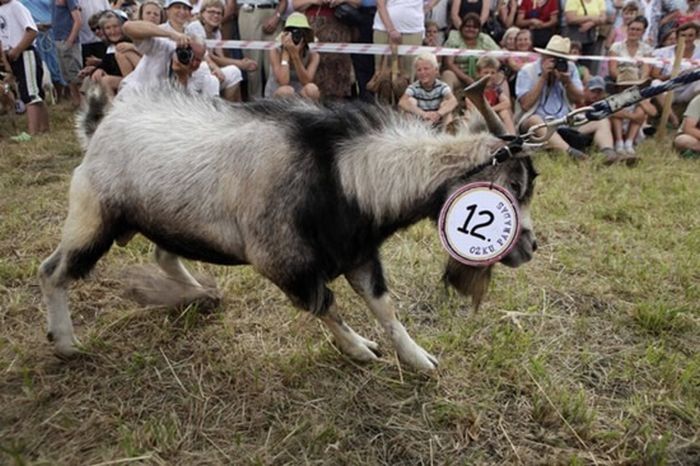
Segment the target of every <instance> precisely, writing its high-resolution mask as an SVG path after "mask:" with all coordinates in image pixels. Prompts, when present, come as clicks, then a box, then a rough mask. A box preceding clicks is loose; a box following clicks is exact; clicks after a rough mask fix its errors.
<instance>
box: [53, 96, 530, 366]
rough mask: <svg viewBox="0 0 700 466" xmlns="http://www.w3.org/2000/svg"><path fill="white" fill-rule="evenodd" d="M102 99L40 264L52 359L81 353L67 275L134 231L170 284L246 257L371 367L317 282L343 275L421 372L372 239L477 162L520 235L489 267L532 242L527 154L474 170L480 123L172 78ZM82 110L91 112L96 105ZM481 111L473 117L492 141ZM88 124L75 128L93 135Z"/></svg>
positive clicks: (481, 142) (466, 276) (459, 277)
mask: <svg viewBox="0 0 700 466" xmlns="http://www.w3.org/2000/svg"><path fill="white" fill-rule="evenodd" d="M93 103H94V98H93ZM100 105H101V104H100ZM112 105H113V106H112V108H111V109H109V110H108V111H107V112H106V114H105V116H104V118H103V119H102V121H101V122H100V124H99V125H98V126H96V129H94V134H92V135H90V134H83V138H84V140H86V141H87V147H86V154H85V157H84V160H83V161H82V163H81V164H80V165H79V166H78V167H77V168H76V169H75V171H74V173H73V177H72V181H71V185H70V193H69V208H68V215H67V218H66V220H65V225H64V229H63V234H62V239H61V242H60V244H59V246H58V248H57V249H56V250H55V251H54V252H53V253H52V254H51V255H50V256H49V257H48V258H47V259H46V260H44V261H43V263H42V264H41V266H40V268H39V279H40V284H41V289H42V292H43V297H44V302H45V305H46V306H47V309H48V313H47V314H48V335H47V336H48V338H49V340H50V341H53V342H54V344H55V351H56V353H57V355H59V356H62V357H67V356H70V355H72V354H74V353H76V352H79V343H78V341H77V340H76V339H75V336H74V332H73V326H72V323H71V318H70V313H69V310H68V292H67V287H68V285H69V283H70V282H71V281H72V280H75V279H78V278H81V277H84V276H85V275H86V274H87V273H88V272H89V271H90V269H91V268H92V267H93V266H94V264H95V263H96V262H97V260H98V259H99V258H100V257H101V256H102V255H103V254H105V253H106V252H107V251H108V250H109V249H110V247H111V246H112V244H113V242H115V241H116V242H117V243H118V244H120V245H124V244H126V243H127V242H128V241H129V239H130V238H131V237H132V236H133V235H134V234H135V233H141V234H142V235H144V236H145V237H146V238H148V239H149V240H151V241H152V242H153V243H155V245H156V250H155V259H156V262H157V264H158V265H159V266H160V268H161V269H162V270H163V271H164V272H165V274H166V275H168V276H169V277H171V278H172V279H173V280H174V281H175V282H177V283H180V284H181V286H183V287H184V286H188V287H190V288H192V287H194V288H195V289H200V290H204V288H203V287H202V285H201V284H200V283H199V282H198V281H197V280H196V279H195V278H194V277H193V276H192V275H191V274H190V273H189V272H188V271H187V270H186V269H185V267H184V266H183V265H182V263H181V262H180V260H179V257H184V258H188V259H192V260H198V261H205V262H209V263H214V264H222V265H240V264H250V265H252V266H253V267H254V268H255V269H256V270H257V271H258V272H259V273H260V274H262V275H263V276H265V277H267V278H268V279H269V280H271V281H272V282H273V283H274V284H275V285H277V286H278V287H279V288H280V289H281V290H282V291H283V292H284V293H285V294H286V295H287V297H289V299H290V300H291V301H292V303H293V304H294V305H295V306H297V307H299V308H301V309H304V310H307V311H310V312H311V313H313V315H315V316H317V317H319V318H320V319H321V320H322V321H323V323H324V324H325V325H326V326H327V327H328V329H329V330H330V332H331V333H332V334H333V336H334V338H335V340H336V343H337V345H338V346H339V347H340V349H341V350H342V351H343V352H345V353H346V354H347V355H349V356H350V357H352V358H354V359H356V360H360V361H370V360H375V359H377V355H378V345H377V344H376V343H375V342H373V341H370V340H367V339H365V338H363V337H362V336H360V335H358V334H357V333H355V331H353V330H352V329H351V328H350V327H349V326H348V325H347V324H346V323H345V322H344V321H343V319H342V318H341V316H340V314H339V312H338V310H337V308H336V304H335V302H334V296H333V293H332V292H331V290H330V289H329V288H328V287H327V283H328V282H330V281H331V280H333V279H335V278H336V277H338V276H339V275H344V276H345V278H346V279H347V280H348V282H349V283H350V285H351V286H352V288H353V289H354V291H355V292H357V293H358V294H359V295H360V296H361V297H362V298H363V299H364V301H365V302H366V304H367V305H368V307H369V308H370V310H371V311H372V312H373V313H374V315H375V317H376V318H377V319H378V320H379V322H380V323H381V325H382V326H383V328H384V329H385V331H386V333H387V334H388V336H389V338H390V340H391V341H392V343H393V346H394V348H395V349H396V351H397V353H398V356H399V358H400V359H401V361H403V362H404V363H406V364H408V365H410V366H412V367H414V368H416V369H419V370H432V369H435V368H436V366H437V360H436V359H435V358H434V357H433V356H432V355H430V354H429V353H428V352H427V351H425V350H424V349H423V348H421V347H420V346H419V345H418V344H417V343H415V342H414V340H413V339H412V338H411V337H410V336H409V334H408V332H407V331H406V330H405V328H404V326H403V325H402V324H401V323H400V322H399V320H398V319H397V317H396V311H395V309H394V307H393V305H392V303H391V301H390V298H389V293H388V291H387V286H386V283H385V280H384V273H383V270H382V263H381V261H380V258H379V247H380V245H381V244H382V242H383V241H384V240H385V239H387V238H388V237H389V236H391V235H392V234H393V233H394V232H396V231H397V230H399V229H402V228H405V227H408V226H410V225H412V224H414V223H416V222H417V221H419V220H421V219H424V218H428V217H429V218H432V219H435V220H437V217H438V214H439V211H440V208H441V206H442V204H443V203H444V201H445V200H446V199H447V197H448V196H449V195H450V194H451V193H452V192H454V190H455V189H457V188H458V187H459V186H461V185H463V184H465V182H468V181H470V180H472V179H475V177H474V176H473V173H472V171H473V169H474V168H475V167H478V166H480V165H484V166H485V167H486V168H485V169H484V170H483V171H481V172H480V173H479V174H478V175H477V178H478V179H487V180H493V181H495V182H497V183H500V184H502V185H504V186H507V187H508V189H509V190H510V191H511V192H512V194H513V195H514V197H515V198H516V199H517V200H518V201H519V203H520V208H521V217H522V219H523V221H522V225H523V228H522V231H521V234H520V237H519V241H518V243H517V245H516V247H515V248H514V249H513V250H512V251H511V252H510V253H509V255H508V256H507V257H506V258H505V259H504V260H503V262H504V263H506V264H507V265H510V266H513V267H516V266H518V265H520V264H522V263H524V262H527V261H528V260H530V258H531V257H532V254H533V252H534V250H535V249H536V243H535V237H534V234H533V231H532V227H531V224H530V219H529V215H528V208H527V207H528V204H529V201H530V198H531V196H532V190H533V180H534V177H535V175H536V173H535V171H534V169H533V166H532V162H531V160H530V158H529V157H522V158H513V159H510V160H509V161H507V162H505V163H502V164H500V165H496V166H490V164H488V163H485V162H487V161H488V160H489V159H490V154H492V153H493V152H494V151H495V150H497V149H498V148H500V147H502V146H503V141H502V140H501V139H499V138H497V137H496V136H494V135H493V134H489V133H488V132H486V131H483V132H480V133H464V132H462V133H459V134H457V135H449V134H444V133H438V132H437V131H435V130H434V129H431V128H429V127H427V126H426V125H425V124H424V123H422V122H420V121H417V120H415V119H414V118H413V117H410V116H407V115H402V114H398V113H396V112H394V111H392V110H389V109H381V108H379V107H375V106H370V105H366V104H364V105H363V104H359V103H358V104H343V105H340V104H338V105H332V106H318V105H315V104H312V103H310V102H306V101H303V100H263V101H256V102H252V103H247V104H233V105H231V104H226V103H223V102H221V101H211V100H206V99H204V98H201V97H197V96H191V95H186V94H184V93H183V92H182V91H177V90H174V89H173V88H170V87H166V88H163V89H158V90H156V89H145V90H141V91H135V92H133V93H129V94H128V95H125V96H121V97H118V98H117V99H116V100H115V101H114V102H113V104H112ZM91 112H92V114H93V115H99V114H100V113H101V112H100V111H99V105H97V106H96V107H95V106H93V107H92V110H91ZM487 116H488V115H487ZM490 117H491V118H486V121H487V124H489V125H490V127H491V128H492V131H494V132H495V133H496V134H502V133H503V131H502V128H501V127H496V126H494V123H493V121H494V120H495V121H497V120H496V118H497V117H495V115H493V114H492V113H491V115H490ZM86 119H89V117H86V118H85V119H83V120H82V123H81V128H82V129H81V130H79V131H82V132H83V133H85V131H84V129H85V128H95V126H94V125H90V124H89V122H88V121H86ZM489 122H490V123H489ZM90 131H92V130H90ZM488 276H489V272H488V269H478V268H473V267H467V266H464V265H462V264H460V263H458V262H456V261H454V260H449V261H448V265H447V268H446V272H445V278H446V280H447V282H449V283H450V284H452V285H454V286H455V287H456V288H458V290H459V291H461V292H462V293H464V294H467V295H469V294H479V293H480V294H481V295H483V292H484V291H485V286H486V284H487V282H488ZM479 299H480V297H479Z"/></svg>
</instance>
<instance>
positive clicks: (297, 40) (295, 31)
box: [289, 29, 304, 45]
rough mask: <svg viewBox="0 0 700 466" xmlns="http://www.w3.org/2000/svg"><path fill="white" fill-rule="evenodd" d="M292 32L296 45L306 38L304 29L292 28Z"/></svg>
mask: <svg viewBox="0 0 700 466" xmlns="http://www.w3.org/2000/svg"><path fill="white" fill-rule="evenodd" d="M289 32H291V33H292V42H294V45H299V43H300V42H301V40H302V39H303V38H304V31H302V30H301V29H290V31H289Z"/></svg>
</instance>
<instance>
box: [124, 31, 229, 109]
mask: <svg viewBox="0 0 700 466" xmlns="http://www.w3.org/2000/svg"><path fill="white" fill-rule="evenodd" d="M123 28H124V33H125V34H126V35H127V36H129V37H130V38H131V39H133V40H134V42H135V43H136V48H137V49H138V50H139V52H141V53H142V55H143V56H142V57H141V60H140V61H139V64H138V65H137V66H136V68H135V69H134V71H133V72H131V74H129V75H128V76H126V77H125V78H124V79H123V80H122V84H121V89H120V92H124V91H125V90H128V89H134V88H140V87H144V86H158V85H161V84H162V83H163V82H165V81H167V80H168V79H170V80H171V81H172V82H176V83H179V84H181V85H182V86H183V87H185V88H186V89H188V90H189V91H191V92H195V93H199V94H203V95H206V96H210V97H214V96H218V95H219V88H218V84H217V82H216V80H210V79H205V78H206V75H205V74H202V73H197V74H196V75H195V71H197V69H198V68H199V65H200V64H201V63H202V59H203V58H204V54H205V52H206V46H205V45H204V43H203V41H202V40H201V39H199V38H196V37H190V36H188V35H186V34H182V33H179V32H177V31H174V30H172V29H165V28H161V27H159V26H157V25H155V24H153V23H151V22H149V21H127V22H126V23H124V26H123Z"/></svg>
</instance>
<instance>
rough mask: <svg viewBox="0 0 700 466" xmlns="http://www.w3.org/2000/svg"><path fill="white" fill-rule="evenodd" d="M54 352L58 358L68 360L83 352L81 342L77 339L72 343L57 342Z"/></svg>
mask: <svg viewBox="0 0 700 466" xmlns="http://www.w3.org/2000/svg"><path fill="white" fill-rule="evenodd" d="M54 354H55V355H56V357H57V358H58V359H61V360H63V361H67V360H69V359H74V358H75V357H76V356H78V355H80V354H82V350H81V346H80V343H79V342H78V341H77V340H73V342H71V343H63V344H59V343H56V345H55V346H54Z"/></svg>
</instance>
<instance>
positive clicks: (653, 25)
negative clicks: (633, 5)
mask: <svg viewBox="0 0 700 466" xmlns="http://www.w3.org/2000/svg"><path fill="white" fill-rule="evenodd" d="M639 6H640V7H641V9H642V14H643V15H644V17H645V18H646V19H647V21H648V22H649V27H648V28H647V31H646V32H645V33H644V37H643V38H642V40H643V41H644V42H646V43H647V44H649V45H651V46H652V47H656V44H657V43H658V40H657V39H658V38H659V23H660V22H661V17H662V14H661V0H639Z"/></svg>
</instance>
